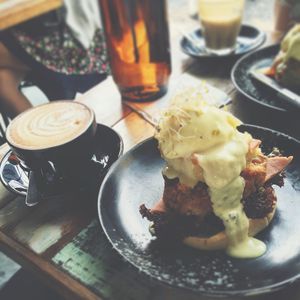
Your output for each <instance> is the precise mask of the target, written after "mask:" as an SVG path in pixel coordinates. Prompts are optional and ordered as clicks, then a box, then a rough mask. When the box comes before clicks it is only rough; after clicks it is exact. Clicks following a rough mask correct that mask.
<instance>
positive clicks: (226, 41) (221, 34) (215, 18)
mask: <svg viewBox="0 0 300 300" xmlns="http://www.w3.org/2000/svg"><path fill="white" fill-rule="evenodd" d="M198 8H199V18H200V20H201V24H202V30H203V34H204V39H205V45H206V49H207V51H208V52H210V53H212V54H216V55H226V54H229V53H231V52H233V51H234V49H235V47H236V40H237V36H238V34H239V32H240V29H241V22H242V16H243V10H244V0H199V2H198Z"/></svg>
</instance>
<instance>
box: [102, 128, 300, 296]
mask: <svg viewBox="0 0 300 300" xmlns="http://www.w3.org/2000/svg"><path fill="white" fill-rule="evenodd" d="M241 130H242V131H248V132H250V133H251V134H252V135H253V136H254V137H256V138H259V139H262V140H263V148H264V150H265V151H270V149H272V148H273V146H277V147H279V148H280V149H281V150H282V151H283V152H284V154H285V155H294V160H293V162H292V163H291V164H290V166H289V167H288V169H287V171H286V179H285V186H284V187H282V188H276V187H275V189H276V192H277V197H278V209H277V212H276V215H275V217H274V219H273V221H272V223H271V225H270V226H269V227H268V228H267V229H266V230H265V231H263V232H262V233H261V234H259V235H258V238H259V239H261V240H263V241H264V242H265V243H266V244H267V247H268V250H267V252H266V253H265V254H264V255H263V256H262V257H259V258H256V259H244V260H238V259H234V258H231V257H228V256H226V255H225V254H224V253H223V252H220V251H214V252H204V251H197V250H194V249H190V248H188V247H185V246H183V245H180V246H178V247H176V248H171V249H170V248H168V246H165V245H164V246H163V245H162V244H161V243H160V242H158V241H156V240H153V239H152V238H151V235H150V233H149V231H148V226H149V222H148V221H146V220H145V219H142V217H141V216H140V214H139V206H140V205H141V204H142V203H145V204H146V206H148V207H152V206H153V205H154V204H155V203H156V201H157V200H158V199H160V198H161V196H162V192H163V179H162V176H161V169H162V167H163V165H164V162H163V160H162V159H161V157H160V155H159V152H158V150H157V145H156V142H155V140H154V139H148V140H146V141H144V142H143V143H141V144H139V145H138V146H136V147H135V148H134V149H132V150H131V151H129V152H128V153H126V154H125V155H123V157H122V158H120V159H119V160H118V162H117V163H116V164H115V165H114V166H113V167H112V168H111V169H110V170H109V172H108V174H107V175H106V177H105V179H104V181H103V184H102V187H101V189H100V194H99V202H98V210H99V216H100V220H101V224H102V227H103V229H104V231H105V233H106V235H107V237H108V239H109V240H110V242H111V243H112V245H113V247H114V248H115V249H116V250H117V251H118V252H119V253H120V254H121V255H122V256H123V257H124V258H125V259H126V260H127V261H128V262H129V263H131V264H132V265H133V266H135V267H136V268H137V269H138V270H139V271H142V272H144V273H145V274H147V275H149V276H151V277H153V278H155V279H157V280H159V281H161V282H163V283H166V284H169V285H171V286H174V287H180V288H185V289H189V290H193V291H195V292H199V293H201V294H206V295H214V296H226V295H227V296H233V295H243V296H245V295H253V294H261V293H267V292H270V291H274V290H277V289H280V288H282V287H284V286H286V285H288V284H290V283H292V282H293V281H295V280H296V279H298V278H299V277H300V238H299V228H300V218H299V215H300V202H299V201H300V142H299V141H297V140H295V139H293V138H291V137H289V136H287V135H284V134H281V133H278V132H276V131H272V130H270V129H266V128H262V127H256V126H250V125H243V126H242V127H241Z"/></svg>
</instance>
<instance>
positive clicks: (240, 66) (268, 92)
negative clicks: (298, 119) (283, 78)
mask: <svg viewBox="0 0 300 300" xmlns="http://www.w3.org/2000/svg"><path fill="white" fill-rule="evenodd" d="M278 52H279V45H273V46H270V47H266V48H263V49H260V50H257V51H255V52H252V53H250V54H248V55H246V56H244V57H242V58H241V59H240V60H238V61H237V62H236V64H235V66H234V67H233V69H232V72H231V79H232V82H233V84H234V85H235V87H236V88H237V89H238V90H239V92H241V93H242V94H243V95H245V96H246V97H247V98H249V99H250V100H252V101H254V102H256V103H258V104H261V105H263V106H265V107H268V108H271V109H274V110H277V111H282V112H286V111H287V110H286V109H285V107H284V103H283V102H282V100H280V98H278V96H277V93H276V91H273V90H272V89H270V88H268V87H266V86H264V85H263V84H262V83H260V82H257V81H256V80H255V79H253V78H251V76H250V74H249V72H250V71H251V70H253V69H261V68H264V67H267V66H270V65H272V63H273V60H274V58H275V56H276V55H277V54H278Z"/></svg>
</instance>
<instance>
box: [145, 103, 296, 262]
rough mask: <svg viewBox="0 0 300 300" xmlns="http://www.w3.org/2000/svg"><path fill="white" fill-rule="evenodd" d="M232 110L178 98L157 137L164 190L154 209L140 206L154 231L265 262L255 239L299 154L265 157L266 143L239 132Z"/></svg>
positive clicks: (271, 213)
mask: <svg viewBox="0 0 300 300" xmlns="http://www.w3.org/2000/svg"><path fill="white" fill-rule="evenodd" d="M240 124H241V122H240V121H239V120H238V119H237V118H235V117H234V116H233V115H231V114H230V113H228V112H226V111H224V110H221V109H218V108H215V107H212V106H209V105H206V104H204V103H201V102H200V101H197V100H196V99H189V98H188V97H187V98H184V97H183V98H180V99H179V98H176V101H175V102H173V103H172V104H171V106H170V107H169V109H168V110H167V111H166V112H165V113H164V114H163V115H162V117H161V119H160V121H159V124H158V126H157V130H156V133H155V138H156V140H157V141H158V147H159V150H160V153H161V156H162V157H163V159H164V160H165V162H166V165H165V167H164V169H163V170H162V174H163V178H164V193H163V197H162V199H161V200H160V201H159V202H158V203H157V204H156V205H155V206H154V207H153V208H147V207H146V206H145V205H141V206H140V213H141V215H142V216H143V217H145V218H147V219H148V220H149V221H151V222H152V223H151V226H150V232H151V233H152V234H153V235H154V236H156V237H157V238H161V239H167V240H170V239H174V240H180V241H183V243H184V244H186V245H188V246H191V247H194V248H197V249H201V250H217V249H225V250H226V252H227V253H228V255H230V256H233V257H239V258H251V257H258V256H260V255H262V254H263V253H264V252H265V251H266V245H265V244H264V243H263V242H262V241H260V240H258V239H256V238H254V236H255V235H256V234H257V233H258V232H260V231H261V230H263V229H264V228H265V227H267V226H268V224H269V223H270V221H271V220H272V218H273V216H274V213H275V208H276V195H275V193H274V189H273V187H272V185H273V184H277V185H279V186H282V185H283V175H282V171H283V169H284V168H285V167H286V166H287V165H288V164H289V162H290V161H291V160H292V157H283V156H280V153H279V152H278V151H277V150H276V151H273V152H272V153H270V154H269V155H265V154H263V153H262V151H261V149H260V147H259V146H260V143H261V141H259V140H256V139H253V138H252V136H251V135H250V134H248V133H242V132H239V131H238V130H237V127H238V125H240Z"/></svg>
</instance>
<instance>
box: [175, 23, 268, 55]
mask: <svg viewBox="0 0 300 300" xmlns="http://www.w3.org/2000/svg"><path fill="white" fill-rule="evenodd" d="M187 35H188V37H183V38H182V39H181V41H180V47H181V50H182V51H183V52H184V53H185V54H187V55H190V56H193V57H196V58H218V57H219V58H221V57H236V56H239V55H242V54H245V53H247V52H250V51H252V50H254V49H256V48H257V47H259V46H260V45H261V44H262V43H263V42H264V41H265V39H266V35H265V33H264V32H262V31H260V30H259V29H257V28H255V27H252V26H249V25H243V26H242V27H241V31H240V33H239V36H238V38H237V45H236V49H235V51H234V52H233V53H230V54H227V55H223V56H217V55H212V54H210V53H208V52H207V51H206V50H205V45H204V37H203V35H202V31H201V29H196V30H194V31H193V32H191V33H188V34H187ZM192 41H195V43H196V44H197V46H195V43H193V42H192Z"/></svg>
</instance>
